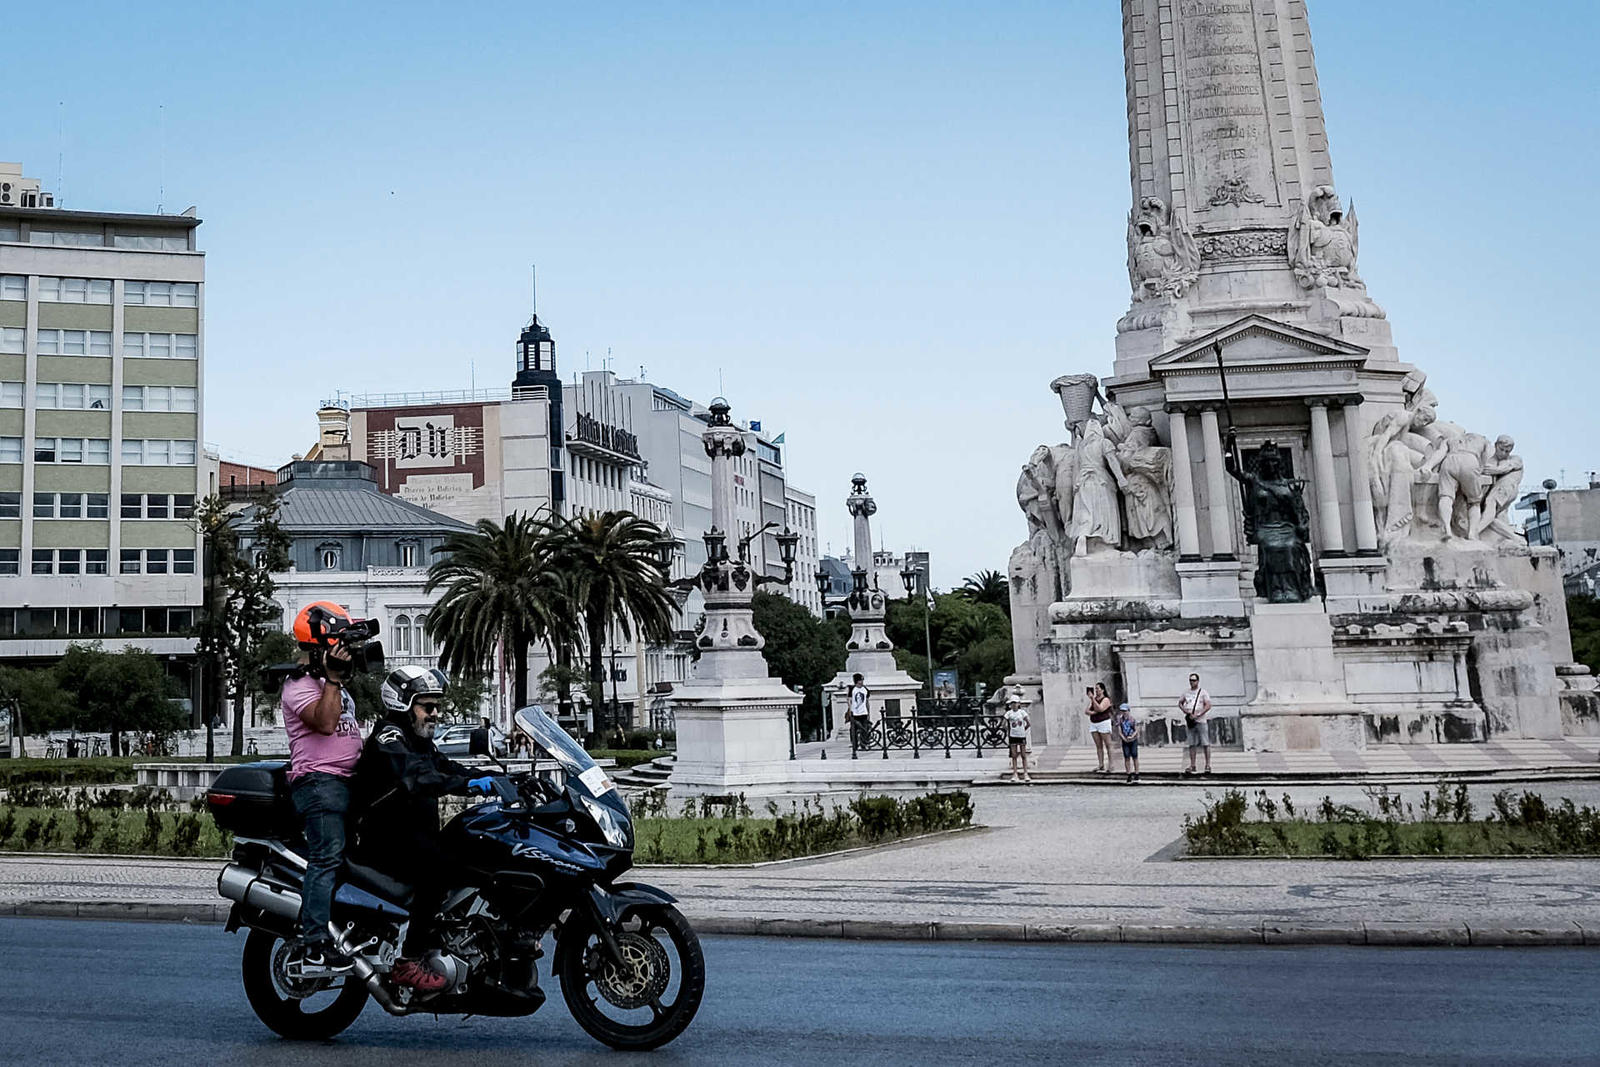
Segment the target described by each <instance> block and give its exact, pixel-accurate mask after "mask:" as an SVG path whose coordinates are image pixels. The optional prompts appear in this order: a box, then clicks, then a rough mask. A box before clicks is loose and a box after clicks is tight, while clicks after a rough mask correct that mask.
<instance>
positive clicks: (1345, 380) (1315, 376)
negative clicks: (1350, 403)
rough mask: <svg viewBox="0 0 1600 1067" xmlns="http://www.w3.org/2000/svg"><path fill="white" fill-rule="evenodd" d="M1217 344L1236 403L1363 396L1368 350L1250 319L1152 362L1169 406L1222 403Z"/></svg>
mask: <svg viewBox="0 0 1600 1067" xmlns="http://www.w3.org/2000/svg"><path fill="white" fill-rule="evenodd" d="M1219 344H1220V345H1221V346H1222V358H1223V362H1224V364H1225V366H1226V369H1227V375H1228V392H1229V394H1230V395H1232V396H1233V397H1234V398H1235V399H1246V398H1250V399H1267V398H1275V397H1276V398H1283V397H1308V396H1327V397H1330V398H1332V397H1339V398H1346V399H1352V400H1354V399H1357V398H1359V396H1360V386H1359V383H1358V380H1357V372H1358V371H1360V369H1361V367H1362V365H1363V364H1365V363H1366V360H1367V349H1365V348H1362V347H1361V346H1360V345H1353V344H1350V343H1349V342H1348V341H1342V340H1340V339H1338V338H1336V337H1327V336H1325V335H1323V334H1319V333H1315V332H1313V331H1311V330H1305V329H1301V328H1300V327H1298V326H1290V325H1289V324H1288V323H1283V322H1278V321H1276V320H1274V319H1269V318H1267V317H1266V316H1264V315H1250V316H1247V317H1245V318H1242V319H1239V320H1238V321H1237V322H1232V323H1229V324H1228V325H1227V326H1224V327H1222V328H1221V329H1217V330H1212V331H1211V332H1210V333H1208V334H1205V335H1204V336H1201V337H1197V338H1195V339H1194V340H1192V341H1189V342H1187V343H1186V344H1183V345H1180V346H1179V347H1177V348H1174V349H1172V350H1171V351H1169V352H1165V353H1162V354H1161V355H1159V356H1157V357H1156V358H1155V359H1153V360H1151V361H1150V374H1151V376H1152V377H1154V378H1156V379H1157V380H1159V381H1160V382H1161V383H1162V385H1163V387H1164V388H1165V391H1166V397H1167V402H1168V403H1169V404H1173V403H1184V402H1197V403H1198V402H1206V401H1214V400H1220V399H1222V380H1221V378H1220V377H1219V376H1218V374H1217V353H1216V347H1217V345H1219Z"/></svg>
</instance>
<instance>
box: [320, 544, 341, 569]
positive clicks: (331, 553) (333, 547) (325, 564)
mask: <svg viewBox="0 0 1600 1067" xmlns="http://www.w3.org/2000/svg"><path fill="white" fill-rule="evenodd" d="M339 555H340V546H339V545H338V544H336V543H332V542H325V543H323V544H320V545H318V546H317V556H318V557H319V558H320V559H321V560H322V569H323V570H325V571H336V570H338V569H339Z"/></svg>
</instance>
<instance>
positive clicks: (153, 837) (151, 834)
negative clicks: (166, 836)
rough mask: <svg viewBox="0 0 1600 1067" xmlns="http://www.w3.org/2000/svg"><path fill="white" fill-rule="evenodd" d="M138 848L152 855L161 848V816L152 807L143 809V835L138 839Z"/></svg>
mask: <svg viewBox="0 0 1600 1067" xmlns="http://www.w3.org/2000/svg"><path fill="white" fill-rule="evenodd" d="M139 848H140V850H141V851H144V852H148V853H150V854H152V855H154V854H155V853H157V852H159V851H160V850H161V816H160V815H158V814H157V813H156V809H155V808H153V807H152V808H146V809H145V810H144V836H143V837H141V838H140V839H139Z"/></svg>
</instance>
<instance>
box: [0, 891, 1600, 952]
mask: <svg viewBox="0 0 1600 1067" xmlns="http://www.w3.org/2000/svg"><path fill="white" fill-rule="evenodd" d="M228 910H229V905H227V904H223V903H217V904H162V903H155V902H149V901H110V900H96V901H75V900H30V901H20V902H16V903H0V917H13V916H14V917H18V918H37V919H87V920H93V921H102V922H103V921H120V922H178V923H190V924H206V925H220V924H221V923H223V922H226V921H227V918H228ZM690 920H691V921H692V922H693V924H694V927H695V930H696V932H697V933H700V934H704V935H724V936H737V937H787V938H821V939H826V940H843V941H941V942H988V943H1015V942H1031V943H1035V944H1066V943H1076V944H1127V945H1135V944H1139V945H1267V946H1285V945H1355V946H1371V947H1383V948H1424V947H1425V948H1468V947H1472V948H1537V947H1566V948H1578V947H1584V948H1600V928H1597V929H1593V930H1591V929H1588V928H1586V927H1584V926H1582V925H1581V924H1579V923H1576V922H1572V923H1567V924H1565V925H1562V926H1553V927H1538V926H1499V925H1488V924H1485V925H1483V926H1477V925H1472V924H1469V923H1457V924H1447V925H1438V924H1412V923H1388V922H1370V923H1366V922H1358V923H1349V924H1344V925H1334V926H1297V925H1279V924H1272V923H1261V924H1258V925H1255V926H1209V925H1181V924H1172V925H1163V924H1135V923H1082V924H1078V925H1065V924H1060V923H1044V924H1034V923H980V922H942V921H937V920H929V921H912V920H905V919H768V918H756V917H735V916H715V917H699V918H697V917H695V916H692V915H691V916H690Z"/></svg>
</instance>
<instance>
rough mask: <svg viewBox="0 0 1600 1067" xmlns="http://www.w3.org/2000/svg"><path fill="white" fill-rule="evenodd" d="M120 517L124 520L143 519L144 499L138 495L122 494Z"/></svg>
mask: <svg viewBox="0 0 1600 1067" xmlns="http://www.w3.org/2000/svg"><path fill="white" fill-rule="evenodd" d="M122 517H123V518H125V519H142V518H144V497H142V496H140V495H139V494H138V493H123V494H122Z"/></svg>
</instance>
